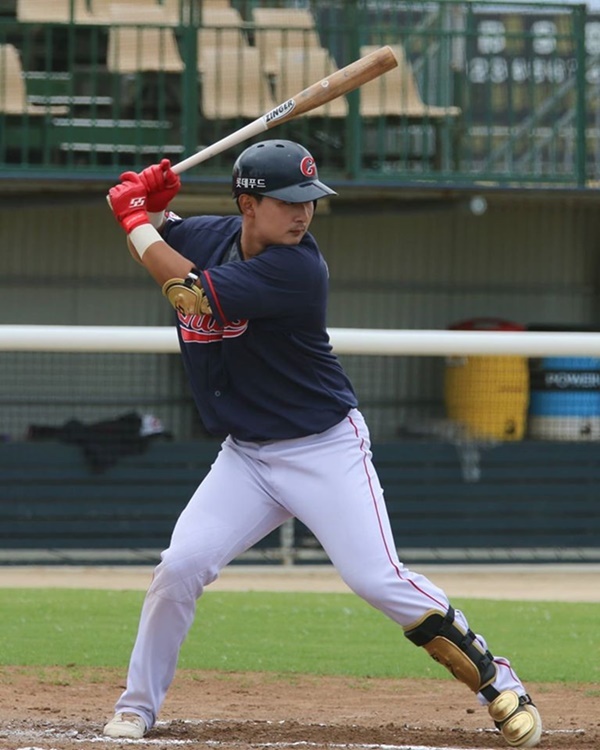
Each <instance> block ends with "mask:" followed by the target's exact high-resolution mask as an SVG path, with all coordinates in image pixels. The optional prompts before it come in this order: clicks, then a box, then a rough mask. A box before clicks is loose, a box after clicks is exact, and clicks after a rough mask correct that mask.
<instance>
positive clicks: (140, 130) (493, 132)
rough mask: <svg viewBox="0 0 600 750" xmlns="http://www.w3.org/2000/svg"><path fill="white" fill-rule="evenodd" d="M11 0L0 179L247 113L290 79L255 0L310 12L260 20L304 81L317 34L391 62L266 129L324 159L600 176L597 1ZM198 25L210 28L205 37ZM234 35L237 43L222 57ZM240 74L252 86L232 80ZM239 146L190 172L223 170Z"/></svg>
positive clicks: (409, 168)
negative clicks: (385, 54) (23, 5)
mask: <svg viewBox="0 0 600 750" xmlns="http://www.w3.org/2000/svg"><path fill="white" fill-rule="evenodd" d="M18 5H19V3H18V0H17V2H15V9H16V10H15V14H14V15H11V14H10V13H8V12H7V13H4V14H3V15H1V16H0V176H2V173H4V174H5V175H8V174H11V175H12V174H14V173H15V172H18V173H19V174H20V175H21V176H23V177H26V176H27V175H31V176H39V175H57V176H61V177H64V176H66V175H68V174H70V173H77V174H78V175H80V174H81V172H82V170H85V171H86V172H87V173H89V174H90V175H103V174H107V175H108V174H109V175H111V176H113V175H114V174H115V171H117V170H120V169H130V168H131V169H136V168H139V167H143V166H145V165H147V164H148V163H150V162H152V161H154V160H155V159H157V158H159V157H160V156H162V155H167V156H170V157H171V158H172V160H174V161H176V160H178V159H179V158H180V157H181V158H183V157H184V156H185V155H189V154H190V153H193V152H194V151H196V150H197V149H199V148H202V147H203V146H206V145H208V144H210V143H212V142H214V141H215V140H217V139H219V138H221V137H224V136H225V135H227V134H229V133H230V132H232V131H233V130H235V129H237V128H238V127H240V126H241V125H244V124H246V123H247V122H249V121H251V120H252V119H254V118H255V117H256V116H259V114H260V113H261V112H264V111H267V110H268V109H269V108H270V106H271V105H272V103H273V102H275V103H279V101H283V99H284V98H287V96H289V95H291V94H293V93H296V90H293V89H292V90H289V88H288V89H287V90H286V88H285V84H286V82H288V79H287V78H286V76H287V75H289V76H290V77H289V86H292V76H291V73H289V72H288V73H285V71H284V69H283V68H282V67H280V68H277V67H275V68H272V67H271V68H268V66H267V65H266V52H265V48H263V47H261V45H260V39H261V36H260V31H261V30H260V28H258V27H257V25H256V22H255V21H256V19H255V17H254V8H255V7H261V6H274V5H279V6H281V7H285V6H294V7H297V6H301V7H304V8H305V9H306V10H309V11H310V13H311V16H312V19H313V21H314V26H315V28H314V29H305V30H304V31H300V32H297V31H293V30H292V29H291V27H290V26H289V25H288V24H285V23H282V25H281V26H277V27H276V29H275V30H279V31H280V39H281V44H282V46H284V47H288V48H289V47H291V46H294V48H296V51H297V55H298V57H297V60H298V61H297V63H296V69H295V74H294V75H296V74H297V73H298V71H299V70H301V71H302V72H303V73H304V77H303V79H302V84H303V86H308V85H310V84H311V83H313V82H314V80H315V78H314V76H315V73H314V72H313V71H312V69H311V65H312V64H313V63H314V62H315V59H314V58H316V57H317V55H316V54H315V53H314V46H312V45H314V43H315V41H314V39H315V33H316V37H317V39H318V43H319V44H320V46H321V47H322V48H324V50H325V51H326V56H328V58H329V61H330V63H332V64H333V65H334V66H337V67H342V66H343V65H346V64H347V63H349V62H351V61H352V60H354V59H356V58H357V57H359V56H361V54H363V53H364V51H365V50H366V49H368V48H369V47H372V46H380V45H384V44H389V45H392V46H393V47H394V48H395V49H396V50H398V51H399V53H400V55H402V56H403V58H404V61H405V63H406V64H405V66H404V67H403V71H402V72H398V71H396V72H394V73H390V74H387V76H386V80H385V81H384V80H383V79H381V80H380V81H378V82H377V83H375V84H373V85H372V86H371V87H370V88H369V90H368V91H367V90H366V89H363V90H361V91H357V92H353V93H352V94H350V95H349V96H348V97H347V99H346V100H345V106H346V111H345V112H344V113H342V114H340V113H333V112H332V111H331V112H324V113H322V114H320V115H319V116H310V117H301V118H299V119H297V120H294V121H292V122H290V123H288V124H285V125H282V126H280V127H279V128H278V129H276V130H272V131H270V132H269V137H289V138H293V139H296V140H299V141H301V142H303V143H304V144H305V145H306V146H307V147H308V148H310V149H311V150H312V151H313V153H314V154H315V156H317V158H318V159H319V160H320V162H321V164H322V166H324V167H326V168H327V171H328V173H329V174H331V173H332V172H333V173H337V174H339V175H340V176H341V177H344V178H347V179H351V180H355V181H361V182H377V183H383V182H385V183H390V182H391V183H402V184H406V185H410V184H413V183H414V184H418V183H423V182H438V183H439V182H451V183H463V184H472V183H475V182H478V183H479V182H488V183H492V184H499V185H517V186H522V185H548V186H572V187H585V186H589V185H593V184H594V182H595V181H597V180H598V179H599V178H600V106H599V105H600V102H599V98H600V14H598V15H594V14H593V13H592V12H590V11H588V9H587V8H586V6H584V5H558V4H552V5H550V4H543V3H517V2H514V3H510V4H505V5H498V4H493V3H478V2H468V3H463V2H453V1H448V2H440V1H438V2H431V3H412V2H403V1H401V0H397V1H393V0H381V2H376V1H375V0H343V1H342V0H313V2H308V1H307V2H306V3H305V5H304V6H302V4H301V3H285V2H280V3H275V2H258V1H257V0H254V1H250V0H237V1H236V0H232V2H231V8H232V9H233V10H234V11H236V12H237V14H238V17H239V20H240V26H239V28H237V29H236V28H233V29H232V27H231V26H223V25H221V23H222V22H220V21H218V20H216V21H215V17H214V16H211V14H210V11H209V10H208V9H207V8H206V9H204V10H203V4H202V3H192V4H191V5H190V6H189V7H188V5H187V4H186V3H185V2H183V3H182V4H181V6H180V8H179V9H178V12H177V13H176V14H173V13H171V15H170V16H169V18H168V19H167V20H165V21H164V22H163V21H157V20H155V19H154V17H152V18H144V19H141V20H139V21H133V20H131V19H125V20H123V19H121V18H119V17H118V16H117V17H116V18H112V19H110V20H108V21H107V19H106V18H101V17H100V16H97V17H95V16H94V0H87V2H86V5H85V7H86V10H87V11H88V14H87V15H86V18H85V20H81V19H77V18H75V20H74V21H73V20H72V21H69V20H68V19H66V20H65V21H64V22H59V21H54V22H46V23H40V22H38V21H36V20H35V19H33V20H31V19H23V18H22V17H20V16H19V13H18ZM52 5H53V4H52V3H50V4H49V6H52ZM77 5H78V4H76V3H75V2H72V11H73V13H75V12H76V10H77V8H76V6H77ZM172 6H173V3H172V2H171V4H169V3H168V2H166V0H163V2H159V0H157V2H156V8H157V10H160V11H162V10H165V12H166V10H167V8H170V9H171V11H172ZM157 18H158V16H157ZM95 19H96V20H95ZM165 19H166V16H165ZM142 20H143V23H142ZM202 29H204V30H205V31H210V32H212V34H211V37H210V38H211V45H213V46H212V47H211V48H210V49H211V51H210V52H207V45H206V43H205V42H203V39H206V36H204V37H203V35H202V33H201V30H202ZM232 35H233V36H232ZM234 37H235V38H234ZM238 44H240V45H241V47H240V48H239V49H242V47H243V48H245V49H246V48H249V49H250V50H252V52H251V53H246V52H243V51H240V52H239V54H238V56H237V57H236V56H234V57H233V58H232V57H231V50H232V49H233V50H237V49H238ZM301 48H303V49H304V51H305V52H308V57H306V56H302V54H301ZM226 50H229V56H228V57H226V54H225V51H226ZM267 50H268V51H272V50H269V49H268V48H267ZM207 54H208V61H207V57H206V55H207ZM15 64H17V65H18V66H20V68H17V69H15ZM15 71H16V72H15ZM250 71H252V72H258V73H259V74H260V77H262V78H263V80H262V83H261V84H260V87H259V84H258V83H256V81H254V82H253V83H250V82H248V81H246V79H245V76H246V75H247V74H248V73H249V72H250ZM311 76H313V77H312V78H311ZM19 80H20V85H21V88H20V89H19ZM316 80H318V77H317V79H316ZM263 84H264V86H263ZM411 85H412V86H413V88H412V89H411ZM251 86H254V87H257V88H255V89H252V88H251ZM283 93H285V96H284V97H283V98H282V99H281V100H278V99H277V95H278V94H283ZM252 101H254V103H255V105H256V107H257V109H256V112H255V113H253V111H252V106H251V104H252ZM237 105H239V106H237ZM263 105H264V108H263V109H261V106H263ZM244 145H246V144H244ZM242 147H243V146H242ZM242 147H240V149H237V150H235V149H232V150H229V151H227V152H226V153H225V154H222V155H221V156H218V157H215V158H213V159H211V160H209V161H208V162H206V163H205V164H204V165H203V166H202V169H201V176H200V174H196V175H195V174H193V173H190V174H189V176H188V179H191V180H194V179H207V178H208V179H210V178H212V177H220V176H224V175H225V174H228V173H229V170H230V166H231V163H232V161H233V159H234V158H235V155H236V153H238V152H239V150H241V148H242Z"/></svg>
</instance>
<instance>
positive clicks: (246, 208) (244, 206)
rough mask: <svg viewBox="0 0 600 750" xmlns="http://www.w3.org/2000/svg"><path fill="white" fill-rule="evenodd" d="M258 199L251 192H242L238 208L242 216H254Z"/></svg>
mask: <svg viewBox="0 0 600 750" xmlns="http://www.w3.org/2000/svg"><path fill="white" fill-rule="evenodd" d="M255 207H256V199H255V198H254V196H253V195H250V194H249V193H242V194H241V195H240V196H238V208H239V209H240V213H241V214H242V216H254V209H255Z"/></svg>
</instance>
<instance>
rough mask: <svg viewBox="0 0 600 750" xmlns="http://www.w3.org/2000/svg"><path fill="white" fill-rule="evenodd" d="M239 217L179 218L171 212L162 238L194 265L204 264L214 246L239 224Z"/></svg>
mask: <svg viewBox="0 0 600 750" xmlns="http://www.w3.org/2000/svg"><path fill="white" fill-rule="evenodd" d="M239 224H240V219H239V218H238V217H215V216H192V217H190V218H186V219H182V218H180V217H179V216H177V215H176V214H173V213H171V215H170V216H169V217H168V219H167V222H166V224H165V226H164V227H163V228H162V230H161V234H162V237H163V239H164V240H165V242H167V243H168V244H169V245H171V247H173V248H174V249H175V250H177V252H178V253H180V254H181V255H183V256H184V257H185V258H187V259H188V260H191V261H192V263H194V265H195V266H197V267H198V268H200V269H202V268H205V267H206V266H207V265H208V264H209V262H210V260H211V257H212V256H213V254H214V252H215V250H219V249H220V248H221V247H222V246H223V247H224V243H226V242H227V241H228V240H230V237H231V236H232V235H233V234H235V232H236V231H237V229H238V228H239Z"/></svg>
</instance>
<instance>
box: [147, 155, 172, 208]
mask: <svg viewBox="0 0 600 750" xmlns="http://www.w3.org/2000/svg"><path fill="white" fill-rule="evenodd" d="M140 178H141V180H142V182H143V183H144V185H145V186H146V191H147V194H148V205H147V209H148V211H150V213H159V212H160V211H164V210H165V209H166V208H167V206H168V205H169V203H170V202H171V201H172V200H173V198H174V197H175V196H176V195H177V193H178V192H179V188H180V187H181V180H180V179H179V175H178V174H175V172H173V170H172V169H171V162H170V161H169V159H163V160H162V161H161V162H160V164H153V165H152V166H151V167H147V168H146V169H144V170H142V171H141V172H140Z"/></svg>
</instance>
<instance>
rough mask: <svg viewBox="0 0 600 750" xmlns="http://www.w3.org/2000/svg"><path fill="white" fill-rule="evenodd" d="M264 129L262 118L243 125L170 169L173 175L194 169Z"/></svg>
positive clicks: (265, 125) (264, 122)
mask: <svg viewBox="0 0 600 750" xmlns="http://www.w3.org/2000/svg"><path fill="white" fill-rule="evenodd" d="M266 129H267V123H266V120H265V118H264V116H263V117H259V118H257V119H256V120H253V121H252V122H250V123H248V125H244V127H242V128H240V129H239V130H236V131H235V132H234V133H230V134H229V135H226V136H225V138H221V140H220V141H217V142H216V143H213V144H212V145H211V146H206V148H203V149H201V150H200V151H197V152H196V153H195V154H192V155H191V156H188V157H187V159H183V161H180V162H178V163H177V164H173V166H172V167H171V169H172V170H173V172H175V174H181V173H182V172H185V171H186V170H188V169H191V168H192V167H195V166H196V165H197V164H201V163H202V162H203V161H207V160H208V159H211V158H212V157H213V156H216V155H217V154H220V153H221V152H223V151H226V150H227V149H228V148H231V147H232V146H237V145H238V144H239V143H243V141H246V140H248V139H249V138H253V137H254V136H255V135H259V134H260V133H263V132H264V131H265V130H266Z"/></svg>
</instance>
